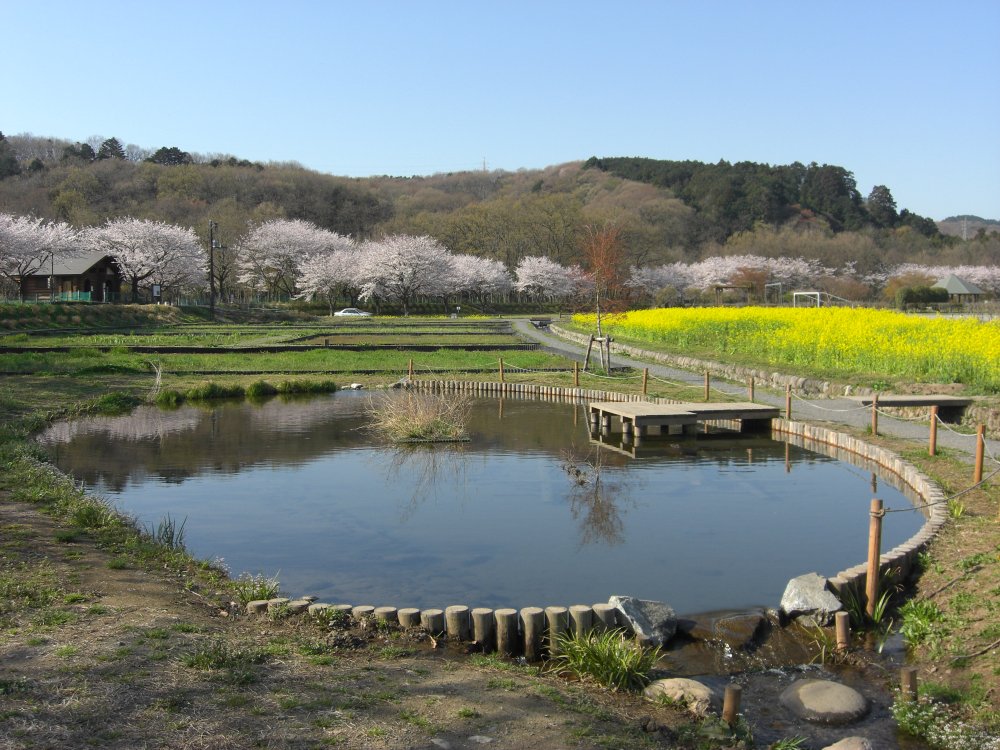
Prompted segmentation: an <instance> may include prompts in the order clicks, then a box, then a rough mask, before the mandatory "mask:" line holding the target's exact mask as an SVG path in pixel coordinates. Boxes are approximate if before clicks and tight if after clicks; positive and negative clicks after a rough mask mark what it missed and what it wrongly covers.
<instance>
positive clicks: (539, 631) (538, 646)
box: [246, 380, 948, 661]
mask: <svg viewBox="0 0 1000 750" xmlns="http://www.w3.org/2000/svg"><path fill="white" fill-rule="evenodd" d="M402 386H403V387H407V388H414V389H419V390H426V391H430V392H432V393H456V392H457V393H467V394H470V395H477V396H507V397H516V398H525V399H528V398H532V399H542V400H551V401H571V402H573V403H583V402H585V401H588V400H595V401H598V400H599V401H619V402H632V401H649V402H653V403H679V402H676V401H671V400H670V399H647V398H644V397H643V396H641V395H638V394H626V393H617V392H614V391H602V390H594V389H589V388H575V387H574V388H567V387H562V386H546V385H537V384H533V383H507V382H476V381H468V380H410V381H404V383H402ZM719 423H720V424H724V425H726V426H727V427H731V426H734V425H733V424H732V423H731V421H728V420H727V421H722V420H720V421H719ZM771 430H772V433H778V434H780V435H786V436H788V438H789V439H790V440H791V441H793V442H795V443H796V444H797V445H800V446H801V447H807V448H809V449H810V450H814V451H816V452H822V453H825V454H826V455H828V456H830V457H832V458H837V459H840V460H851V459H852V458H853V459H854V460H855V463H856V462H857V459H859V458H860V459H862V461H864V462H866V463H868V464H869V465H868V467H866V468H871V467H872V466H874V467H878V468H880V469H882V470H883V471H884V472H886V473H887V474H888V475H889V476H888V477H885V478H887V479H888V480H889V481H891V482H892V483H893V484H894V485H895V486H897V487H898V488H900V489H902V490H904V491H905V490H909V491H910V492H912V493H913V494H914V495H915V496H916V497H915V499H916V507H917V509H918V510H919V509H921V508H923V509H924V515H925V516H926V517H927V521H926V522H925V523H924V525H923V526H922V527H921V529H920V531H918V532H917V533H916V534H915V535H914V536H913V537H911V538H910V539H909V540H908V541H906V542H904V543H903V544H900V545H898V546H897V547H895V548H893V549H892V550H889V551H888V552H886V553H884V554H882V555H881V558H880V571H884V570H888V569H894V568H899V569H900V571H901V576H902V577H903V578H905V577H907V576H908V575H909V574H910V572H911V571H912V570H913V568H914V566H915V563H916V559H917V554H918V553H919V552H920V551H922V550H923V549H924V548H925V547H926V546H927V545H928V544H929V543H930V541H931V539H932V538H933V537H934V535H935V534H936V533H937V531H938V530H939V529H940V528H941V527H942V526H943V525H944V523H945V521H946V520H947V518H948V510H947V504H946V502H945V494H944V492H943V491H942V490H941V489H940V488H939V487H938V486H937V485H936V484H934V482H932V481H931V479H930V478H929V477H927V476H926V475H925V474H923V473H922V472H920V471H919V470H918V469H917V468H916V467H915V466H913V465H912V464H910V463H908V462H906V461H904V460H903V459H902V458H901V457H900V456H899V455H897V454H896V453H894V452H892V451H889V450H886V449H885V448H881V447H879V446H875V445H870V444H868V443H866V442H865V441H863V440H861V439H859V438H855V437H852V436H850V435H847V434H844V433H841V432H836V431H835V430H829V429H827V428H825V427H819V426H817V425H811V424H805V423H803V422H793V421H788V420H785V419H781V418H776V419H773V420H772V421H771ZM883 476H884V475H883ZM866 578H867V564H866V563H865V562H862V563H861V564H859V565H855V566H854V567H851V568H847V569H846V570H842V571H840V572H839V573H837V574H836V575H835V576H834V577H833V578H828V579H827V582H828V584H829V586H830V587H831V588H832V589H833V590H834V591H835V592H836V594H837V597H838V598H839V599H840V600H841V602H843V600H844V597H845V596H846V595H847V594H846V592H847V591H848V590H850V591H851V593H852V594H854V596H855V597H860V596H861V595H862V594H863V592H864V590H865V581H866ZM325 610H338V611H340V612H342V613H343V614H342V615H341V616H343V617H350V618H351V619H352V620H353V621H355V622H356V623H358V624H362V625H364V624H366V623H369V622H376V623H384V624H389V625H399V626H401V627H403V628H423V629H424V630H426V631H428V632H430V633H431V635H447V636H448V637H449V638H453V639H459V640H466V641H467V640H469V639H470V638H471V639H473V640H475V641H476V642H477V643H478V644H479V645H480V646H481V647H482V648H483V649H484V650H486V651H490V650H493V649H496V650H497V651H499V652H500V653H501V654H502V655H506V656H516V655H519V654H523V655H524V656H525V658H527V659H528V660H529V661H535V660H538V659H540V658H541V654H542V652H543V651H545V652H547V653H549V654H550V655H551V654H554V653H556V652H557V648H558V644H557V639H558V636H559V635H560V634H561V633H564V632H573V633H576V634H580V635H582V634H584V633H586V632H587V631H589V630H591V629H595V628H597V629H608V628H616V627H619V628H625V629H627V630H629V631H630V632H633V633H634V631H633V629H632V627H631V623H630V621H629V619H628V618H627V617H626V616H625V613H624V612H623V611H621V609H620V608H618V607H616V606H614V605H612V604H606V603H597V604H593V605H586V604H574V605H572V606H570V607H564V606H552V607H545V608H540V607H524V608H522V609H521V610H516V609H497V610H492V609H488V608H476V609H472V610H471V611H470V609H469V607H467V606H465V605H452V606H449V607H446V608H445V609H425V610H419V609H415V608H403V609H397V608H396V607H390V606H382V607H375V606H372V605H358V606H354V605H351V604H327V603H316V601H315V597H312V596H304V597H300V598H298V599H295V600H290V599H287V598H277V599H269V600H258V601H252V602H248V603H247V605H246V612H247V613H248V614H256V615H264V614H268V613H274V614H280V613H285V614H301V613H303V612H308V613H309V614H311V615H314V616H320V615H319V613H321V612H323V611H325Z"/></svg>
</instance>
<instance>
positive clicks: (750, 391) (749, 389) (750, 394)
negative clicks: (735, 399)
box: [747, 375, 754, 404]
mask: <svg viewBox="0 0 1000 750" xmlns="http://www.w3.org/2000/svg"><path fill="white" fill-rule="evenodd" d="M753 387H754V378H753V375H751V376H750V384H749V385H748V386H747V397H748V398H749V400H750V403H751V404H752V403H753V396H754V393H753Z"/></svg>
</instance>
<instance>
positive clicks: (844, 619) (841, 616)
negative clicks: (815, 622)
mask: <svg viewBox="0 0 1000 750" xmlns="http://www.w3.org/2000/svg"><path fill="white" fill-rule="evenodd" d="M833 619H834V624H835V626H836V630H837V650H838V651H846V650H847V649H848V648H849V647H850V645H851V615H850V614H849V613H847V612H838V613H837V614H836V615H834V617H833Z"/></svg>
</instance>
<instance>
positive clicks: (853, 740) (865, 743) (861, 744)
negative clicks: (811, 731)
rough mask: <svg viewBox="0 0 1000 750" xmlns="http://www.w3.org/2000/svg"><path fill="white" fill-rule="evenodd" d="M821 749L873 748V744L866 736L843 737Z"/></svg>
mask: <svg viewBox="0 0 1000 750" xmlns="http://www.w3.org/2000/svg"><path fill="white" fill-rule="evenodd" d="M823 750H875V745H873V744H872V742H871V740H869V739H867V738H866V737H845V738H844V739H842V740H840V741H839V742H834V743H833V744H832V745H827V746H826V747H824V748H823Z"/></svg>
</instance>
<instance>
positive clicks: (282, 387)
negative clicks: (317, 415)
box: [275, 380, 337, 394]
mask: <svg viewBox="0 0 1000 750" xmlns="http://www.w3.org/2000/svg"><path fill="white" fill-rule="evenodd" d="M275 389H276V391H277V392H278V393H287V394H300V393H302V394H305V393H333V392H334V391H336V390H337V384H336V383H335V382H334V381H332V380H283V381H281V382H280V383H278V385H277V386H276V387H275Z"/></svg>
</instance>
